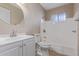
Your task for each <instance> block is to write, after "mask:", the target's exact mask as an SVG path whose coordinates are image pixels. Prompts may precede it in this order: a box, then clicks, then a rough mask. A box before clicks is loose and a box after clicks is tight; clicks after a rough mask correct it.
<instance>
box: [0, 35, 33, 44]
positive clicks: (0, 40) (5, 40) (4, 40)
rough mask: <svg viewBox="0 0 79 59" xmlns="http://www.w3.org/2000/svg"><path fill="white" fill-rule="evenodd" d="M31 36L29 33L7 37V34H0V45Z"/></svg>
mask: <svg viewBox="0 0 79 59" xmlns="http://www.w3.org/2000/svg"><path fill="white" fill-rule="evenodd" d="M29 38H33V36H31V35H17V36H16V37H9V36H3V35H2V36H1V35H0V45H4V44H8V43H11V42H16V41H20V40H24V39H29Z"/></svg>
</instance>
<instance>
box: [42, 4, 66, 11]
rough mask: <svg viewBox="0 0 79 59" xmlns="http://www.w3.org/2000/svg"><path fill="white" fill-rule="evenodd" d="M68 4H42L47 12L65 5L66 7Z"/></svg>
mask: <svg viewBox="0 0 79 59" xmlns="http://www.w3.org/2000/svg"><path fill="white" fill-rule="evenodd" d="M66 4H67V3H41V6H42V7H43V8H44V9H45V10H49V9H51V8H56V7H60V6H63V5H66Z"/></svg>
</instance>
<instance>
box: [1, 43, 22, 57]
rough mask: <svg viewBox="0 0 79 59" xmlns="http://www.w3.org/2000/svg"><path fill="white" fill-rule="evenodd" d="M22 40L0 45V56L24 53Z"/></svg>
mask: <svg viewBox="0 0 79 59" xmlns="http://www.w3.org/2000/svg"><path fill="white" fill-rule="evenodd" d="M20 44H21V42H16V43H12V44H9V45H5V46H3V47H0V50H1V51H0V56H20V55H22V47H20Z"/></svg>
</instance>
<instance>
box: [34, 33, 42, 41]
mask: <svg viewBox="0 0 79 59" xmlns="http://www.w3.org/2000/svg"><path fill="white" fill-rule="evenodd" d="M34 37H35V42H40V41H41V36H40V33H39V34H34Z"/></svg>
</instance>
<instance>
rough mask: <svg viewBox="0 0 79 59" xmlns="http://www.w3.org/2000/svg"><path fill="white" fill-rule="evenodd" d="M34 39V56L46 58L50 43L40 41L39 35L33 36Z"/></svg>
mask: <svg viewBox="0 0 79 59" xmlns="http://www.w3.org/2000/svg"><path fill="white" fill-rule="evenodd" d="M35 39H36V55H37V56H48V55H49V52H48V50H49V48H50V45H51V44H50V43H48V42H46V41H42V40H41V37H40V34H38V35H35Z"/></svg>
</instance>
